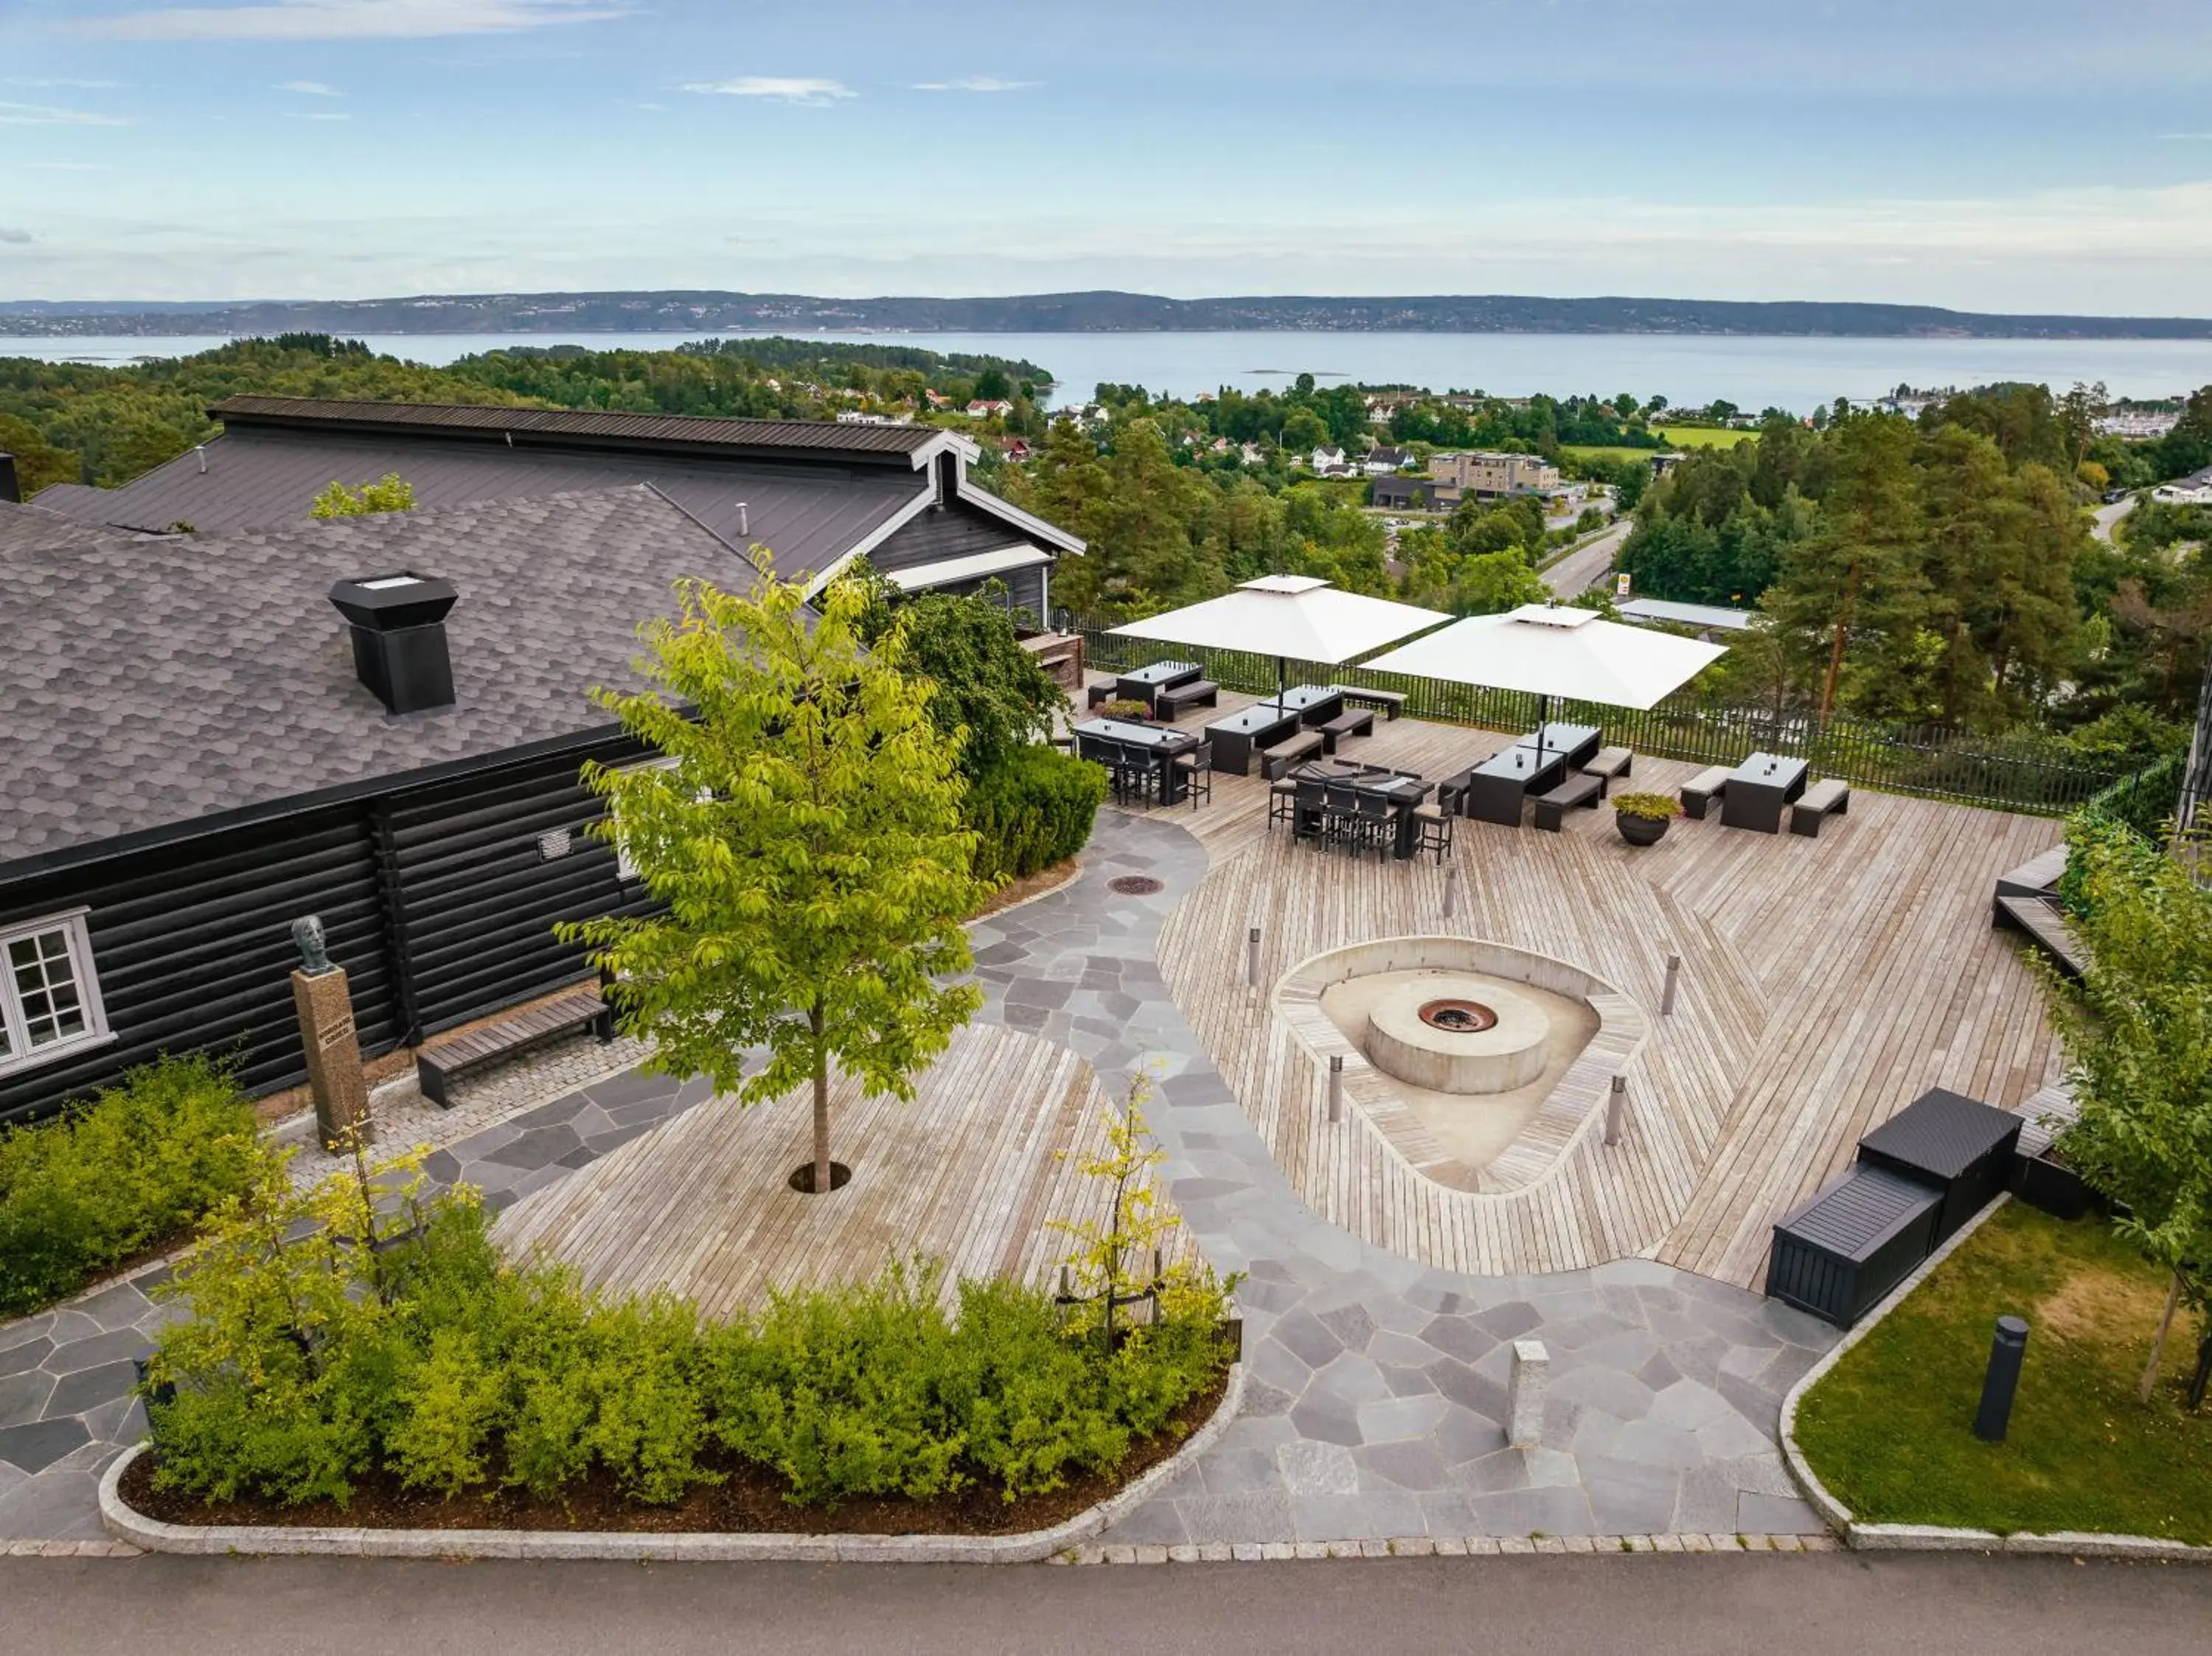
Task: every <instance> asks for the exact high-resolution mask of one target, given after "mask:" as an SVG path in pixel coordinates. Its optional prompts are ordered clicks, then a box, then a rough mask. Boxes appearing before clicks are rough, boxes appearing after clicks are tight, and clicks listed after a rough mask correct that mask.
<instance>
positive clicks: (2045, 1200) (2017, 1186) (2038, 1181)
mask: <svg viewBox="0 0 2212 1656" xmlns="http://www.w3.org/2000/svg"><path fill="white" fill-rule="evenodd" d="M2012 1191H2013V1194H2014V1195H2015V1196H2017V1197H2019V1198H2020V1199H2021V1201H2023V1202H2025V1203H2027V1204H2028V1206H2030V1207H2032V1208H2040V1209H2042V1210H2043V1211H2044V1212H2045V1213H2047V1214H2049V1215H2050V1216H2051V1217H2052V1218H2054V1219H2079V1218H2080V1217H2081V1216H2082V1215H2083V1214H2085V1213H2087V1211H2088V1210H2089V1205H2090V1204H2091V1203H2092V1202H2093V1201H2094V1200H2095V1199H2096V1198H2095V1197H2094V1195H2093V1193H2092V1192H2090V1189H2089V1187H2088V1186H2087V1185H2086V1184H2084V1183H2083V1182H2082V1180H2081V1174H2078V1173H2076V1172H2075V1171H2074V1169H2073V1168H2069V1167H2068V1166H2067V1165H2066V1164H2065V1163H2064V1162H2054V1161H2052V1160H2051V1157H2049V1156H2015V1158H2014V1159H2013V1178H2012Z"/></svg>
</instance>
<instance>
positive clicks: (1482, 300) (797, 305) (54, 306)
mask: <svg viewBox="0 0 2212 1656" xmlns="http://www.w3.org/2000/svg"><path fill="white" fill-rule="evenodd" d="M426 313H427V314H426ZM281 332H313V333H335V334H370V333H374V334H386V335H394V336H400V337H419V338H434V337H445V336H452V335H455V334H493V333H497V334H511V335H515V336H518V337H553V336H558V337H567V338H573V337H578V336H586V335H599V334H619V333H629V334H643V333H666V334H681V335H684V336H685V337H692V338H706V337H714V336H718V335H720V336H728V335H733V334H745V335H750V334H779V333H780V334H786V335H790V336H793V337H807V336H811V335H814V334H825V333H826V334H844V335H852V334H866V335H871V336H877V337H884V338H889V339H896V338H898V337H902V336H905V335H909V334H941V333H964V334H1032V335H1034V334H1177V333H1310V334H1316V335H1328V334H1333V333H1359V334H1376V333H1407V334H1437V335H1444V334H1498V335H1522V336H1528V335H1540V336H1556V335H1570V334H1581V335H1596V336H1604V337H1621V338H1656V337H1691V338H1711V339H1761V338H1770V339H1807V338H1819V339H1920V340H1934V341H1948V340H2053V341H2087V340H2126V339H2142V340H2166V341H2172V340H2212V318H2197V317H2124V316H2075V315H2061V314H2011V313H2000V312H1972V311H1954V310H1947V309H1944V308H1942V307H1941V306H1928V305H1882V304H1871V303H1864V302H1859V301H1848V302H1840V301H1839V302H1835V303H1828V302H1825V301H1818V300H1767V301H1748V300H1701V299H1638V298H1593V299H1548V298H1543V297H1540V296H1533V295H1518V294H1457V295H1454V294H1432V295H1409V296H1404V297H1361V296H1305V295H1275V296H1252V297H1243V298H1219V299H1166V298H1162V297H1159V296H1158V295H1154V294H1122V293H1084V294H1019V295H1012V296H1007V297H981V298H945V299H936V298H908V297H888V298H878V299H823V298H817V297H812V296H808V295H805V294H743V293H726V292H604V293H602V292H594V293H571V294H422V295H416V296H412V297H407V298H393V299H368V300H239V301H227V302H216V301H206V302H197V301H195V302H191V303H179V302H174V301H172V302H169V303H165V304H159V305H156V304H151V303H143V302H140V301H135V300H112V301H110V300H67V301H62V300H6V301H0V334H8V335H13V336H15V337H25V338H57V337H58V338H70V337H109V338H113V337H143V338H149V339H156V338H176V337H191V336H194V335H204V334H216V333H229V334H273V333H281Z"/></svg>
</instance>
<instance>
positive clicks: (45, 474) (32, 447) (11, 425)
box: [0, 414, 84, 500]
mask: <svg viewBox="0 0 2212 1656" xmlns="http://www.w3.org/2000/svg"><path fill="white" fill-rule="evenodd" d="M0 454H12V455H14V456H15V482H16V486H17V487H18V488H20V489H21V491H22V495H23V498H24V499H25V500H29V499H30V498H31V497H32V496H33V495H34V494H37V493H38V492H39V491H40V489H42V488H51V487H52V486H53V485H54V484H56V483H73V482H77V481H78V480H79V474H80V473H81V472H82V469H83V465H84V462H83V461H82V459H80V458H78V457H77V456H76V454H75V453H73V452H70V450H68V449H65V448H62V447H60V446H58V445H56V444H53V443H50V442H48V441H47V440H46V438H45V437H44V436H43V435H41V434H40V431H39V428H37V427H36V426H34V425H33V424H32V423H31V422H29V421H28V420H26V419H23V418H21V416H17V415H13V414H0Z"/></svg>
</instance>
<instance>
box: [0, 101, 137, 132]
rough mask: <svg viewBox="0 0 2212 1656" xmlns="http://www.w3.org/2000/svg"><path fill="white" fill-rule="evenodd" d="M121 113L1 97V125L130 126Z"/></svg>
mask: <svg viewBox="0 0 2212 1656" xmlns="http://www.w3.org/2000/svg"><path fill="white" fill-rule="evenodd" d="M130 124H131V123H130V122H129V121H128V120H126V119H125V118H123V117H122V116H120V115H100V114H95V113H94V112H92V111H91V110H88V109H55V108H52V107H51V106H48V105H46V104H16V103H9V102H8V101H7V100H4V99H0V126H128V125H130Z"/></svg>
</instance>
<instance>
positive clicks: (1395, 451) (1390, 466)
mask: <svg viewBox="0 0 2212 1656" xmlns="http://www.w3.org/2000/svg"><path fill="white" fill-rule="evenodd" d="M1411 464H1413V450H1411V449H1409V448H1392V447H1390V446H1388V445H1386V444H1382V443H1378V444H1376V446H1374V447H1373V448H1370V449H1369V450H1368V451H1367V452H1366V454H1365V456H1364V457H1363V458H1362V459H1361V460H1360V465H1361V466H1362V468H1364V470H1365V471H1366V473H1367V475H1368V476H1370V477H1387V476H1389V475H1390V474H1391V473H1392V472H1394V471H1403V470H1405V469H1406V468H1407V466H1410V465H1411Z"/></svg>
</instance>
